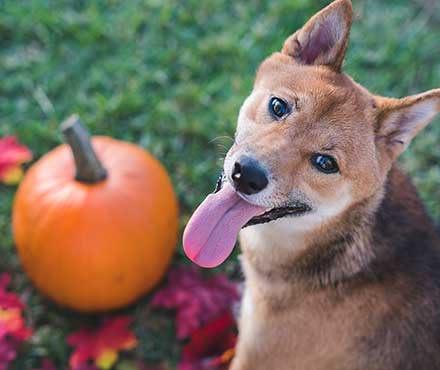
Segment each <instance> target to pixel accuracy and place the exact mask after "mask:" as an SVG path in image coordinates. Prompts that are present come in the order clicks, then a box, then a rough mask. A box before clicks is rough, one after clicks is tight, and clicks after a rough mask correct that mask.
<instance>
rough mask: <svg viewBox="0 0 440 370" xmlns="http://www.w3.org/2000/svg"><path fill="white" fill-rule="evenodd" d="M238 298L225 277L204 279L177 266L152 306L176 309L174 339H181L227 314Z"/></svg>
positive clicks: (202, 275) (197, 272)
mask: <svg viewBox="0 0 440 370" xmlns="http://www.w3.org/2000/svg"><path fill="white" fill-rule="evenodd" d="M239 298H240V294H239V291H238V286H237V284H236V283H233V282H232V281H230V280H228V278H227V277H226V275H223V274H217V275H214V276H212V277H208V276H207V275H204V274H202V273H201V271H200V269H197V268H195V267H177V268H175V269H174V270H171V271H170V272H169V274H168V282H167V284H166V285H165V286H164V287H163V288H161V289H159V290H158V291H157V293H156V294H155V295H154V297H153V300H152V305H153V306H155V307H161V308H166V309H175V310H177V313H176V325H177V337H178V338H180V339H183V338H186V337H188V336H189V335H191V333H192V332H194V331H195V330H197V329H198V328H200V327H201V326H203V325H204V324H206V323H208V322H210V321H212V320H213V319H215V318H216V317H218V316H219V315H221V314H222V313H224V312H225V311H230V310H231V308H232V306H233V304H234V303H236V302H237V301H238V300H239Z"/></svg>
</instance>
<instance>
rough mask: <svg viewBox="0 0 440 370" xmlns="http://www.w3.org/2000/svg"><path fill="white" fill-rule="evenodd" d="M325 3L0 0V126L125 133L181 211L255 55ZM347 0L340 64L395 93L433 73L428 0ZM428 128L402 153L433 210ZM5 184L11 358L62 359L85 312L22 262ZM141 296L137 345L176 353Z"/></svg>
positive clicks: (435, 181)
mask: <svg viewBox="0 0 440 370" xmlns="http://www.w3.org/2000/svg"><path fill="white" fill-rule="evenodd" d="M326 3H327V1H324V0H277V1H269V0H250V1H246V2H244V1H240V2H238V1H237V2H233V1H228V0H206V1H203V2H200V1H196V0H187V1H184V2H179V1H171V0H164V1H158V0H143V1H142V0H130V1H118V0H108V1H104V0H96V1H93V2H92V1H90V2H89V1H75V2H70V1H49V0H34V1H32V2H27V1H20V0H19V1H17V0H3V1H0V40H1V41H0V42H1V48H0V81H1V83H0V112H1V115H0V136H3V135H8V134H15V135H17V136H18V137H19V139H20V140H21V141H22V142H23V143H25V144H26V145H28V146H29V147H30V148H31V149H32V150H33V152H34V154H35V158H37V159H38V157H40V156H41V155H42V154H44V153H46V152H47V151H49V150H50V149H52V148H53V147H55V146H56V145H58V144H59V143H60V142H61V137H60V134H59V131H58V125H59V123H60V122H61V121H62V120H63V119H64V118H65V117H67V116H68V115H70V114H71V113H74V112H76V113H78V114H80V116H81V117H82V119H83V120H84V122H86V123H87V125H88V127H89V128H90V130H91V132H93V133H94V134H102V135H109V136H113V137H116V138H119V139H122V140H127V141H131V142H134V143H137V144H139V145H141V146H143V147H144V148H147V149H148V150H149V151H150V152H152V153H153V154H154V155H155V156H157V157H158V158H159V159H160V160H161V161H162V162H163V163H164V164H165V166H166V167H167V169H168V170H169V172H170V174H171V176H172V179H173V183H174V186H175V188H176V191H177V193H178V196H179V200H180V205H181V224H182V225H184V224H185V222H186V220H187V219H188V217H189V214H190V212H191V210H193V208H194V207H195V205H196V204H197V203H198V202H200V201H201V200H202V198H203V197H204V195H205V194H206V193H208V192H210V191H211V190H212V188H213V185H214V183H215V179H216V176H217V174H218V172H219V170H220V163H221V160H220V159H221V157H222V156H223V155H224V154H225V151H226V149H225V147H227V146H228V145H229V144H230V141H229V140H228V139H227V138H224V136H227V137H230V136H231V135H232V134H233V131H234V124H235V120H236V117H237V113H238V109H239V107H240V105H241V103H242V101H243V100H244V98H245V97H246V96H247V94H248V93H249V92H250V90H251V86H252V80H253V74H254V71H255V69H256V67H257V66H258V64H259V62H260V61H261V60H262V59H263V58H264V57H265V56H267V55H268V54H270V53H271V52H273V51H276V50H279V49H280V47H281V45H282V41H283V40H284V39H285V38H286V37H287V36H288V35H289V34H290V33H292V32H293V31H294V30H296V29H297V28H298V27H299V26H300V25H301V24H302V23H303V22H304V21H305V20H306V19H307V18H308V17H309V16H310V15H312V14H313V13H314V12H315V11H316V10H318V9H319V8H321V7H322V6H324V5H325V4H326ZM354 4H355V10H356V14H357V20H356V22H355V24H354V28H353V32H352V41H351V46H350V49H349V52H348V55H347V60H346V66H345V70H346V71H347V72H348V73H349V74H351V75H352V76H353V77H354V78H355V79H356V80H358V81H359V82H360V83H362V84H363V85H364V86H366V87H368V88H369V89H370V90H371V91H373V92H375V93H377V94H382V95H390V96H396V97H401V96H405V95H408V94H412V93H417V92H420V91H423V90H428V89H431V88H436V87H439V86H440V62H439V61H440V43H439V41H438V35H439V34H440V6H439V4H438V2H435V1H434V0H413V1H406V0H390V1H386V2H384V1H380V0H355V1H354ZM217 137H220V138H221V139H219V140H215V141H213V139H215V138H217ZM439 142H440V121H439V120H438V119H437V120H436V121H435V122H434V123H433V124H432V125H431V126H430V127H429V128H428V129H426V131H425V132H424V133H422V134H421V135H420V137H419V138H417V139H416V140H415V142H414V143H413V145H412V146H411V148H410V149H409V150H408V152H406V153H405V155H404V156H403V157H402V159H401V162H402V164H403V166H404V167H405V168H406V169H407V171H408V172H409V173H410V174H411V175H412V177H413V179H414V181H415V183H416V185H417V187H418V189H419V190H420V193H421V196H422V198H423V199H424V201H425V202H426V204H427V207H428V210H429V212H430V213H431V215H432V216H433V217H434V219H436V220H437V221H440V166H439V161H440V145H439ZM14 191H15V189H14V188H12V187H4V186H0V253H1V255H2V260H1V261H0V270H6V269H7V270H12V271H14V272H15V273H14V287H15V288H16V289H17V290H18V291H20V292H21V293H22V294H23V295H24V296H25V297H26V299H27V301H28V303H29V306H30V309H29V310H28V319H29V321H30V322H31V323H32V325H33V326H34V327H36V328H38V329H37V332H36V335H35V336H34V337H33V339H32V343H31V344H29V345H27V346H26V347H25V348H24V349H23V351H22V353H21V355H20V358H19V360H17V361H16V363H15V365H14V369H20V370H21V369H31V368H32V367H34V366H37V365H38V364H39V361H40V359H41V358H42V357H45V356H50V357H51V358H53V359H54V360H55V363H56V364H57V365H58V366H60V367H61V368H64V367H65V366H66V363H67V359H68V355H69V351H68V348H67V347H66V345H65V344H64V343H65V341H64V340H65V336H66V335H67V333H68V332H69V331H70V330H72V329H73V328H76V327H78V325H79V324H80V323H84V322H85V321H88V320H94V318H93V317H84V316H80V315H76V314H73V313H71V312H69V311H65V310H62V309H60V308H57V307H55V306H54V305H52V304H51V303H49V302H48V301H47V300H45V299H44V298H43V297H41V296H40V295H39V294H38V293H37V292H36V291H35V290H34V289H33V288H32V286H31V285H30V283H29V281H28V280H27V279H26V277H25V276H24V274H23V273H22V270H21V268H20V265H19V263H18V260H17V258H16V255H15V251H14V246H13V241H12V238H11V232H10V209H11V203H12V198H13V194H14ZM179 250H181V248H180V249H179ZM176 259H177V260H179V259H182V253H181V252H180V251H179V252H178V254H177V258H176ZM147 301H148V297H147V298H146V299H144V300H142V301H141V302H140V303H138V304H137V305H134V306H132V307H130V308H128V309H127V310H128V312H130V313H133V314H134V316H135V320H136V330H137V334H138V335H139V337H140V346H139V349H138V351H137V352H136V354H135V356H136V357H137V358H139V359H144V360H149V361H151V360H159V359H161V358H168V359H171V361H172V362H175V361H176V359H177V358H178V356H179V346H178V344H177V343H176V342H175V341H174V340H173V338H174V331H173V330H174V329H173V327H172V325H171V324H170V320H169V319H168V318H167V317H166V315H164V314H158V313H152V312H150V311H149V309H148V306H147V304H146V303H147ZM151 317H153V318H154V320H149V319H148V318H151ZM159 333H160V334H159Z"/></svg>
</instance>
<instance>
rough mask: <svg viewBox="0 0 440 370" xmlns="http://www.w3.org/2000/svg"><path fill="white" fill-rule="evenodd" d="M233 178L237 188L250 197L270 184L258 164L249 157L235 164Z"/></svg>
mask: <svg viewBox="0 0 440 370" xmlns="http://www.w3.org/2000/svg"><path fill="white" fill-rule="evenodd" d="M231 177H232V181H233V182H234V186H235V188H236V189H237V190H238V191H240V192H242V193H244V194H248V195H251V194H256V193H258V192H260V191H261V190H263V189H264V188H265V187H266V186H267V184H268V182H269V181H268V180H267V176H266V173H265V172H264V170H263V169H262V168H261V167H260V165H259V164H258V162H257V161H255V160H253V159H251V158H249V157H243V158H241V159H240V160H239V161H237V162H235V164H234V168H233V170H232V176H231Z"/></svg>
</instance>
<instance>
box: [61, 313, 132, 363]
mask: <svg viewBox="0 0 440 370" xmlns="http://www.w3.org/2000/svg"><path fill="white" fill-rule="evenodd" d="M130 323H131V318H130V317H128V316H120V317H114V318H111V319H107V320H104V322H103V323H102V325H101V326H100V327H99V328H98V329H97V330H90V329H80V330H78V331H77V332H75V333H72V334H71V335H69V337H68V338H67V342H68V343H69V344H70V345H71V346H72V347H74V348H75V350H74V352H73V353H72V355H71V357H70V366H71V367H73V368H77V367H79V366H80V365H85V364H87V362H88V361H89V360H93V361H94V363H95V365H96V366H97V367H98V368H100V369H109V368H111V367H112V366H113V364H114V363H115V362H116V360H117V357H118V352H119V351H120V350H129V349H132V348H134V347H135V346H136V345H137V340H136V337H135V335H134V334H133V333H132V332H131V331H130V330H129V329H128V326H129V325H130Z"/></svg>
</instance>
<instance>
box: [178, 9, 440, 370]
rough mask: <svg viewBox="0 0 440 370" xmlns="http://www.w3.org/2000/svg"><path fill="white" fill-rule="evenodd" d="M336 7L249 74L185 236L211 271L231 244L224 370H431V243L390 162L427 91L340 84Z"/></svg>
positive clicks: (340, 26)
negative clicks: (237, 248)
mask: <svg viewBox="0 0 440 370" xmlns="http://www.w3.org/2000/svg"><path fill="white" fill-rule="evenodd" d="M351 24H352V4H351V1H350V0H336V1H335V2H333V3H331V4H330V5H329V6H328V7H326V8H324V9H323V10H321V11H320V12H319V13H317V14H316V15H314V16H313V17H312V18H311V19H310V20H309V21H308V22H307V23H306V24H305V25H304V27H303V28H301V29H300V30H298V31H297V32H296V33H294V34H293V35H291V36H290V37H289V38H287V40H286V41H285V42H284V46H283V48H282V50H281V52H277V53H274V54H272V55H271V56H269V57H268V58H267V59H266V60H264V61H263V63H262V64H261V65H260V66H259V68H258V71H257V74H256V79H255V83H254V87H253V91H252V93H251V94H250V96H249V97H248V98H247V99H246V100H245V102H244V104H243V106H242V107H241V109H240V113H239V117H238V123H237V131H236V135H235V140H234V144H233V145H232V147H231V149H230V150H229V152H228V153H227V156H226V158H225V162H224V176H223V178H222V180H221V181H220V182H219V186H218V189H217V192H216V193H214V194H211V195H209V196H208V197H207V198H206V200H205V201H204V202H203V203H202V204H201V205H200V206H199V208H198V209H197V210H196V211H195V213H194V215H193V217H192V218H191V220H190V221H189V223H188V225H187V227H186V230H185V232H184V236H183V245H184V249H185V251H186V253H187V255H188V256H189V258H190V259H192V260H193V261H194V262H196V263H197V264H199V265H201V266H204V267H215V266H217V265H219V264H221V263H222V262H223V261H224V260H225V259H226V258H227V257H228V256H229V254H230V253H231V251H232V249H233V247H234V244H235V242H236V239H237V235H238V234H240V235H239V239H240V245H241V250H242V265H243V270H244V275H245V289H244V295H243V301H242V308H241V313H240V318H239V339H238V344H237V348H236V356H235V358H234V360H233V362H232V364H231V367H230V369H231V370H263V369H264V370H269V369H276V370H434V369H440V239H439V236H438V235H437V233H436V230H435V227H434V225H433V223H432V222H431V220H430V219H429V217H428V215H427V213H426V211H425V209H424V207H423V204H422V202H421V201H420V199H419V197H418V195H417V192H416V189H415V188H414V186H413V185H412V184H411V182H410V180H409V179H408V178H407V177H406V176H405V175H404V174H403V173H402V171H401V170H400V169H399V167H398V166H397V165H396V162H395V161H396V159H397V157H398V156H399V155H400V154H401V153H402V152H403V151H404V150H405V149H406V148H407V146H408V145H409V143H410V142H411V140H412V139H413V137H414V136H415V135H417V134H418V133H419V132H420V131H421V130H422V129H423V128H424V127H425V126H426V125H427V124H428V123H429V122H430V121H432V119H433V117H434V116H435V115H436V114H437V113H438V112H439V111H440V89H437V90H431V91H428V92H425V93H422V94H419V95H415V96H409V97H406V98H403V99H393V98H386V97H381V96H376V95H373V94H371V93H370V92H368V91H367V89H365V88H364V87H362V86H360V85H359V84H357V83H356V82H355V81H353V80H352V79H351V78H350V77H349V76H347V75H346V74H344V73H343V72H342V64H343V60H344V56H345V54H346V50H347V46H348V42H349V34H350V28H351Z"/></svg>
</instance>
